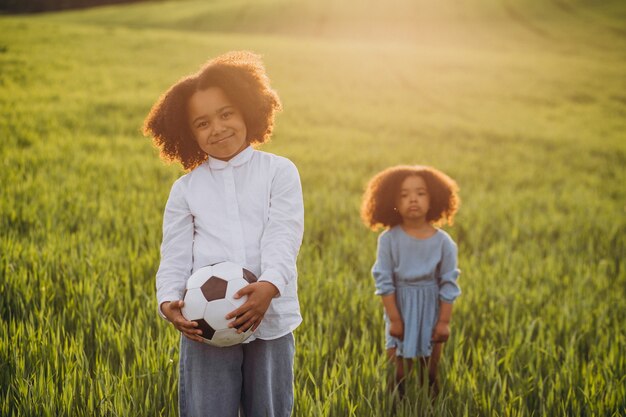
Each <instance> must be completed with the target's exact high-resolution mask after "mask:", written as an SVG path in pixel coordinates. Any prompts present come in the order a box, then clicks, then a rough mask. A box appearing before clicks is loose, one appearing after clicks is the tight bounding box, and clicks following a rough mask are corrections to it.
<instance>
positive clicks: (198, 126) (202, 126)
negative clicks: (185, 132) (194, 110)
mask: <svg viewBox="0 0 626 417" xmlns="http://www.w3.org/2000/svg"><path fill="white" fill-rule="evenodd" d="M208 125H209V122H207V121H204V122H200V123H198V124H197V125H196V128H197V129H202V128H205V127H207V126H208Z"/></svg>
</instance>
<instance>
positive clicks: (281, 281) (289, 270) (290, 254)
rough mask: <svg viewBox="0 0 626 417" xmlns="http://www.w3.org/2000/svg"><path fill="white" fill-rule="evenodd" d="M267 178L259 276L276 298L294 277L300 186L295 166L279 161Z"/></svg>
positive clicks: (300, 228)
mask: <svg viewBox="0 0 626 417" xmlns="http://www.w3.org/2000/svg"><path fill="white" fill-rule="evenodd" d="M277 164H279V165H278V166H277V168H276V173H275V175H274V177H273V178H272V179H271V181H272V184H271V187H270V208H269V214H268V220H267V223H266V225H265V229H264V231H263V235H262V236H261V276H260V277H259V281H267V282H270V283H272V284H274V285H275V286H276V288H278V295H277V296H280V295H282V294H283V293H284V290H285V287H286V286H287V284H289V283H290V282H293V281H294V280H295V278H296V275H297V270H296V261H297V258H298V252H299V250H300V245H301V244H302V235H303V233H304V203H303V200H302V185H301V184H300V175H299V174H298V169H297V168H296V166H295V165H294V164H293V163H292V162H291V161H289V160H287V159H280V160H278V161H277Z"/></svg>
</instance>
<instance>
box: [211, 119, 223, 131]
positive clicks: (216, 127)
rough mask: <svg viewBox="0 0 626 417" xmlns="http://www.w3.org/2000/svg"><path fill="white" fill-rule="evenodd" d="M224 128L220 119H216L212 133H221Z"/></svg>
mask: <svg viewBox="0 0 626 417" xmlns="http://www.w3.org/2000/svg"><path fill="white" fill-rule="evenodd" d="M224 129H225V127H224V124H223V123H222V122H221V121H219V120H218V121H216V122H215V123H214V124H213V134H214V135H218V134H220V133H222V132H223V131H224Z"/></svg>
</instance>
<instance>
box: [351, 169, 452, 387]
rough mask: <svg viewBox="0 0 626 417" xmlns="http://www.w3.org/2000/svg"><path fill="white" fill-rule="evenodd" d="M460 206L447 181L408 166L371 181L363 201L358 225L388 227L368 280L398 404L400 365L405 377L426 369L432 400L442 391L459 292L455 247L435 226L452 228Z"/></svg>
mask: <svg viewBox="0 0 626 417" xmlns="http://www.w3.org/2000/svg"><path fill="white" fill-rule="evenodd" d="M459 201H460V200H459V197H458V187H457V184H456V182H455V181H454V180H452V179H451V178H450V177H448V176H447V175H446V174H444V173H443V172H441V171H439V170H437V169H434V168H431V167H425V166H407V165H401V166H394V167H391V168H387V169H385V170H384V171H382V172H380V173H378V174H377V175H375V176H374V177H373V178H372V179H371V180H370V181H369V183H368V185H367V188H366V191H365V194H364V197H363V203H362V206H361V217H362V219H363V222H364V223H365V224H366V225H367V226H368V227H370V228H371V229H373V230H377V229H378V228H380V227H383V228H385V230H384V231H383V232H382V233H381V234H380V236H379V238H378V250H377V256H376V262H375V264H374V266H373V268H372V275H373V276H374V279H375V283H376V294H377V295H380V296H381V298H382V302H383V306H384V313H385V315H384V317H385V324H386V325H385V339H386V343H385V347H386V349H387V356H388V357H389V359H390V360H391V361H392V362H394V363H395V368H396V369H395V384H393V385H392V387H397V389H398V392H399V395H400V397H402V396H403V395H404V384H403V381H404V379H405V366H406V368H407V373H408V372H409V371H410V370H411V367H412V364H413V359H416V358H419V364H420V365H421V367H422V368H423V369H424V370H425V369H427V370H428V380H429V383H430V387H431V389H432V393H433V395H436V394H437V392H438V389H439V388H438V383H437V365H438V363H439V358H440V356H441V351H442V348H443V343H444V342H446V341H447V340H448V337H449V336H450V318H451V315H452V303H453V302H454V300H455V299H456V298H457V297H458V296H459V295H460V294H461V290H460V288H459V285H458V284H457V278H458V276H459V273H460V271H459V269H458V268H457V246H456V244H455V243H454V241H453V240H452V238H450V236H449V235H448V234H447V233H446V232H444V231H443V230H441V229H438V228H437V227H436V226H437V225H438V224H441V223H446V222H447V223H449V224H452V223H453V220H454V215H455V213H456V211H457V209H458V206H459Z"/></svg>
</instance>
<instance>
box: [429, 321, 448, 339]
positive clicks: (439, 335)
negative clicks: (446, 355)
mask: <svg viewBox="0 0 626 417" xmlns="http://www.w3.org/2000/svg"><path fill="white" fill-rule="evenodd" d="M449 337H450V324H449V323H447V322H444V321H438V322H437V324H436V325H435V328H434V329H433V337H432V341H433V342H434V343H444V342H447V341H448V338H449Z"/></svg>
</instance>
